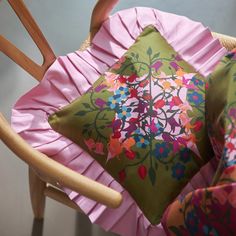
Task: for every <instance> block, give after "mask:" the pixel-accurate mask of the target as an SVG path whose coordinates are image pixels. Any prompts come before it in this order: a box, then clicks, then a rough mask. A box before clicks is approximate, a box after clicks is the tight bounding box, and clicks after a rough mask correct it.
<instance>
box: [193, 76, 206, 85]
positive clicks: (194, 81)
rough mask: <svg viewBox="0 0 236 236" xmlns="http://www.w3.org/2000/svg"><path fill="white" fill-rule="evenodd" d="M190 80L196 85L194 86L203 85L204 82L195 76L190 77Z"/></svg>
mask: <svg viewBox="0 0 236 236" xmlns="http://www.w3.org/2000/svg"><path fill="white" fill-rule="evenodd" d="M191 81H192V82H193V84H194V85H196V86H203V85H204V82H203V81H202V80H200V79H198V78H197V77H195V76H194V77H193V78H192V79H191Z"/></svg>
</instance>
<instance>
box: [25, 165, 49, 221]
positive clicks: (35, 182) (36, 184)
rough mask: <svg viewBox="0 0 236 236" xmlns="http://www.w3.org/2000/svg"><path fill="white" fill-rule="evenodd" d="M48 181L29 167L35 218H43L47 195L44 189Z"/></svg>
mask: <svg viewBox="0 0 236 236" xmlns="http://www.w3.org/2000/svg"><path fill="white" fill-rule="evenodd" d="M45 188H46V183H45V182H44V181H42V180H41V179H40V178H39V177H38V176H37V175H36V174H35V172H34V170H32V169H31V168H30V167H29V189H30V198H31V205H32V208H33V212H34V217H35V219H43V217H44V209H45V195H44V189H45Z"/></svg>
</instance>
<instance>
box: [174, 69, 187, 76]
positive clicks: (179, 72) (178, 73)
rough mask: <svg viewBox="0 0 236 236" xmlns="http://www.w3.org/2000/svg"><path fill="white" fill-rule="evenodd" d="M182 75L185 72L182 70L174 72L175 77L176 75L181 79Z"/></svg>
mask: <svg viewBox="0 0 236 236" xmlns="http://www.w3.org/2000/svg"><path fill="white" fill-rule="evenodd" d="M184 74H186V72H185V71H184V70H183V69H182V68H179V69H178V70H177V71H176V75H177V76H180V77H183V76H184Z"/></svg>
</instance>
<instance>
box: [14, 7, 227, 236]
mask: <svg viewBox="0 0 236 236" xmlns="http://www.w3.org/2000/svg"><path fill="white" fill-rule="evenodd" d="M148 25H153V26H155V27H156V29H157V30H158V31H159V32H160V33H161V35H162V36H163V37H164V38H165V39H166V40H167V42H168V43H169V44H170V45H171V46H172V47H173V48H174V49H175V51H176V52H178V53H179V55H180V56H181V57H182V58H183V59H184V60H185V61H187V62H188V63H189V64H190V65H192V66H193V67H194V68H195V70H196V71H198V72H199V73H200V74H202V75H203V76H207V75H209V74H210V73H211V71H212V70H213V69H214V67H215V66H216V64H217V63H218V61H219V60H220V59H221V58H222V57H223V56H224V55H225V54H226V50H225V49H224V48H222V47H221V45H220V43H219V41H218V40H217V39H213V38H212V36H211V33H210V31H209V29H207V28H205V27H204V26H203V25H202V24H200V23H197V22H194V21H191V20H189V19H188V18H186V17H182V16H177V15H174V14H170V13H164V12H161V11H158V10H156V9H151V8H143V7H137V8H132V9H127V10H123V11H120V12H118V13H116V14H115V15H113V16H111V17H110V18H109V19H108V20H107V21H106V22H105V23H104V24H103V26H102V27H101V29H100V31H99V32H98V33H97V35H96V36H95V38H94V39H93V42H92V46H91V47H90V48H88V49H87V50H85V51H83V52H81V51H76V52H73V53H70V54H68V55H66V56H61V57H59V58H58V59H57V60H56V61H55V62H54V63H53V65H52V66H51V67H50V68H49V70H48V71H47V73H46V74H45V76H44V79H43V80H42V81H41V83H40V84H39V85H38V86H36V87H34V88H33V89H32V90H31V91H29V92H28V93H26V94H25V95H24V96H22V97H21V98H20V99H19V100H18V102H17V103H16V105H15V107H14V109H13V110H12V127H13V128H14V129H15V130H16V131H17V132H18V133H19V134H20V135H21V136H22V137H23V138H24V139H25V140H27V142H28V143H30V144H31V145H32V146H33V147H34V148H36V149H37V150H39V151H41V152H43V153H45V154H47V155H48V156H50V157H51V158H53V159H54V160H56V161H58V162H60V163H62V164H64V165H65V166H67V167H69V168H71V169H73V170H75V171H77V172H79V173H81V174H83V175H85V176H87V177H89V178H92V179H94V180H96V181H98V182H100V183H103V184H105V185H106V186H110V187H111V188H114V189H116V190H117V191H119V192H120V193H121V194H122V196H123V203H122V205H121V206H120V207H119V208H118V209H109V208H107V207H105V206H103V205H101V204H98V203H96V202H94V201H92V200H90V199H87V198H86V197H84V196H81V195H80V194H78V193H75V192H73V191H71V190H69V189H65V188H64V191H65V192H66V193H67V194H68V196H69V197H70V198H71V199H72V200H73V201H75V202H76V203H77V204H78V205H79V207H80V208H81V209H82V210H83V211H84V213H85V214H86V215H88V217H89V218H90V220H91V221H92V222H93V223H96V224H98V225H100V226H101V227H103V228H104V229H105V230H107V231H112V232H115V233H117V234H119V235H123V236H144V235H145V236H146V235H148V236H154V235H155V236H156V235H160V236H161V235H165V232H164V230H163V228H162V226H161V224H159V225H155V226H154V225H151V224H150V223H149V221H148V220H147V219H146V217H145V216H144V215H143V213H142V212H141V211H140V209H139V208H138V206H137V205H136V203H135V202H134V201H133V199H132V198H131V197H130V195H129V194H128V192H127V191H126V190H124V189H123V187H122V186H121V185H120V184H119V183H118V182H116V181H115V180H114V179H113V178H112V177H111V176H110V175H109V174H108V173H107V172H106V171H105V170H104V169H103V168H102V167H101V166H100V165H99V164H98V163H97V162H96V161H95V160H94V159H93V158H92V157H91V156H90V155H89V154H88V153H86V152H84V151H83V150H82V149H81V148H80V147H78V146H77V145H75V144H74V143H72V142H71V141H70V140H68V139H67V138H65V137H63V136H61V135H60V134H58V133H56V132H55V131H53V130H52V129H51V127H50V125H49V123H48V121H47V119H48V116H49V115H50V114H52V113H54V112H55V111H57V110H58V109H60V108H62V107H64V106H66V105H68V104H69V103H71V102H72V101H73V100H74V99H76V98H78V97H80V96H81V95H82V94H84V93H85V92H86V91H87V90H88V89H89V87H90V86H91V84H93V83H94V82H95V81H96V80H97V79H98V78H99V76H100V75H102V74H103V73H104V72H105V71H106V70H107V69H109V68H110V67H111V66H112V65H113V64H114V63H115V62H117V61H118V59H119V58H120V57H121V56H122V55H123V54H124V53H125V52H126V51H127V49H128V48H129V47H130V46H131V45H132V44H133V43H134V42H135V39H136V38H137V37H138V36H139V35H140V33H141V32H142V31H143V29H144V28H145V27H146V26H148ZM214 172H215V165H214V162H213V161H212V162H210V163H208V164H207V165H206V166H205V167H203V168H202V169H201V170H200V171H199V173H198V174H197V175H196V176H195V177H194V178H193V179H192V180H191V182H190V183H189V184H188V185H187V186H186V187H185V189H184V190H183V191H182V193H181V194H182V195H183V194H186V193H188V192H190V191H192V190H194V189H196V188H200V187H206V186H208V185H209V184H210V181H211V177H212V176H213V174H214ZM127 226H129V227H127Z"/></svg>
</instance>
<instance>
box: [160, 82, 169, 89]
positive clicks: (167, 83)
mask: <svg viewBox="0 0 236 236" xmlns="http://www.w3.org/2000/svg"><path fill="white" fill-rule="evenodd" d="M162 86H163V88H164V90H167V89H169V88H170V87H171V83H170V82H168V81H165V82H163V84H162Z"/></svg>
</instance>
